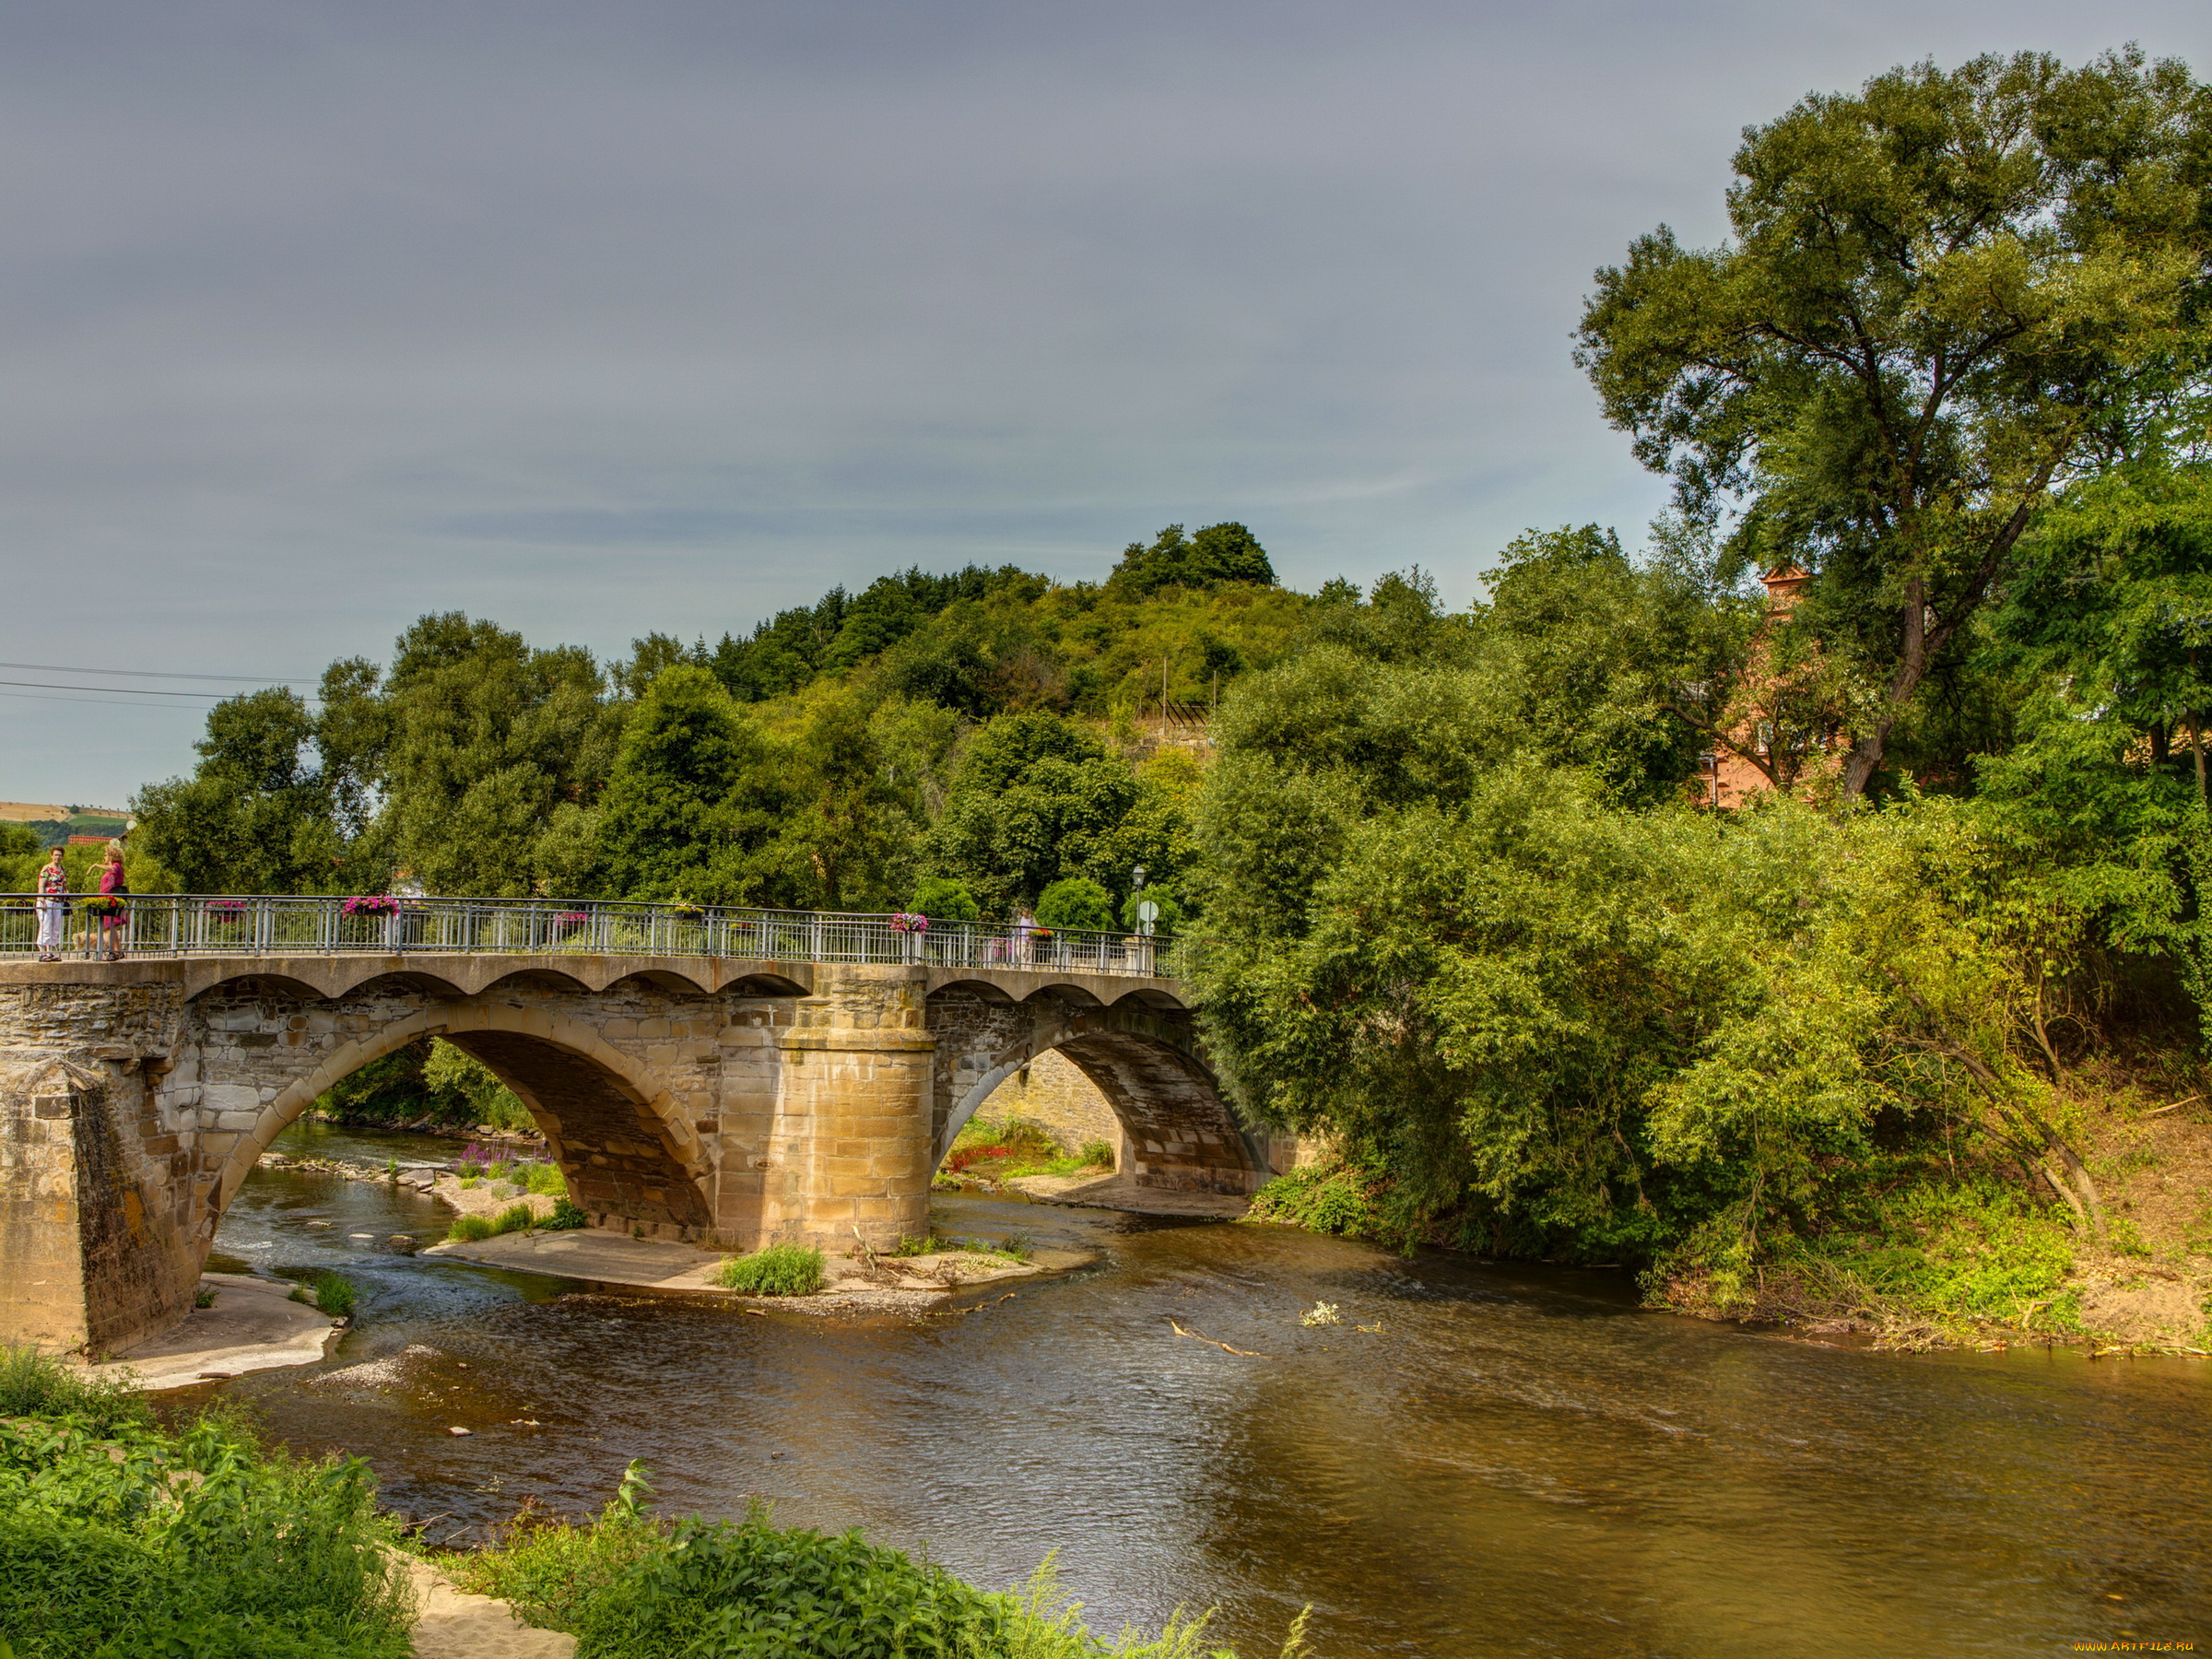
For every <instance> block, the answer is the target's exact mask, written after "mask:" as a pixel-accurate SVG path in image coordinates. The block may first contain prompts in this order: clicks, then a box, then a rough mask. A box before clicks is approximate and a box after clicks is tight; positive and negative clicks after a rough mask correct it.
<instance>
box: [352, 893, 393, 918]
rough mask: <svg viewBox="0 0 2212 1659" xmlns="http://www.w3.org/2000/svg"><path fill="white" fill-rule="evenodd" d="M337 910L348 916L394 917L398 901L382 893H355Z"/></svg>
mask: <svg viewBox="0 0 2212 1659" xmlns="http://www.w3.org/2000/svg"><path fill="white" fill-rule="evenodd" d="M338 908H339V909H340V910H341V911H343V912H346V914H347V915H349V916H396V915H398V914H399V900H396V899H394V898H392V897H391V896H389V895H388V894H383V893H356V894H355V895H354V896H353V897H352V898H350V899H348V900H346V902H345V903H343V904H341V905H339V906H338Z"/></svg>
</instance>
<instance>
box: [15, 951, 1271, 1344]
mask: <svg viewBox="0 0 2212 1659" xmlns="http://www.w3.org/2000/svg"><path fill="white" fill-rule="evenodd" d="M1138 966H1140V967H1142V968H1147V969H1148V968H1149V966H1150V963H1149V961H1148V959H1147V960H1143V961H1140V962H1139V963H1138ZM429 1034H435V1035H438V1036H441V1037H443V1038H445V1039H446V1040H448V1041H452V1042H453V1043H454V1044H455V1045H456V1046H458V1047H460V1048H461V1049H463V1050H465V1052H466V1053H469V1054H471V1055H473V1056H474V1057H475V1058H477V1060H480V1061H481V1062H483V1063H484V1065H487V1066H488V1067H489V1068H490V1069H491V1070H492V1071H493V1072H494V1073H495V1074H497V1075H498V1077H500V1080H501V1081H502V1082H504V1083H505V1084H507V1086H508V1087H509V1088H512V1090H513V1091H514V1092H515V1094H516V1095H518V1096H519V1097H520V1098H521V1099H522V1100H524V1103H525V1104H526V1105H527V1106H528V1107H529V1109H530V1112H531V1114H532V1116H533V1117H534V1118H535V1120H536V1122H537V1124H538V1127H539V1128H540V1129H541V1130H542V1131H543V1132H544V1134H545V1135H546V1139H547V1144H548V1147H549V1148H550V1150H551V1152H552V1154H553V1156H554V1157H555V1158H556V1159H559V1163H560V1166H561V1170H562V1171H563V1173H564V1175H565V1176H566V1178H567V1181H568V1183H569V1189H570V1192H571V1194H572V1195H573V1196H574V1198H575V1200H576V1202H577V1203H578V1204H580V1205H581V1206H582V1207H583V1208H584V1210H585V1211H586V1212H587V1213H588V1214H589V1215H590V1217H591V1218H592V1222H593V1224H594V1226H599V1227H606V1228H613V1229H619V1230H622V1231H625V1232H629V1233H633V1234H642V1235H643V1236H648V1237H659V1238H667V1239H677V1240H683V1241H689V1242H694V1243H699V1244H703V1245H709V1246H721V1247H724V1248H735V1249H742V1250H750V1249H756V1248H759V1246H761V1245H763V1244H767V1243H771V1242H777V1241H785V1240H793V1241H806V1242H811V1243H816V1244H819V1245H823V1246H825V1247H844V1248H849V1247H850V1246H851V1245H852V1243H853V1239H854V1235H855V1233H856V1232H857V1234H858V1235H859V1237H861V1238H862V1239H865V1241H867V1242H868V1243H870V1244H871V1245H876V1246H886V1245H889V1244H892V1243H894V1242H896V1241H897V1240H898V1239H899V1238H900V1236H901V1235H902V1234H909V1233H917V1232H924V1231H926V1230H927V1228H928V1209H929V1187H930V1182H931V1178H932V1175H933V1173H934V1171H935V1168H936V1165H937V1164H938V1163H939V1161H941V1159H943V1157H944V1155H945V1152H946V1151H947V1148H948V1147H949V1146H950V1145H951V1141H952V1137H953V1135H955V1134H957V1133H958V1131H959V1126H960V1124H963V1123H964V1122H966V1121H967V1119H968V1117H969V1116H970V1114H971V1113H972V1112H974V1111H975V1109H976V1108H977V1107H978V1106H979V1105H980V1104H981V1103H982V1100H984V1099H985V1098H986V1097H987V1096H988V1095H989V1094H990V1093H991V1091H992V1089H993V1088H995V1087H996V1086H997V1084H998V1083H999V1082H1000V1081H1001V1080H1002V1079H1004V1078H1005V1077H1007V1076H1008V1075H1009V1074H1010V1073H1012V1072H1014V1071H1015V1070H1017V1069H1018V1068H1019V1067H1020V1066H1022V1065H1025V1064H1027V1063H1028V1062H1029V1061H1030V1060H1031V1059H1032V1058H1034V1057H1036V1056H1038V1055H1040V1054H1041V1053H1045V1052H1047V1051H1051V1050H1057V1051H1059V1052H1060V1053H1064V1054H1065V1055H1066V1056H1067V1057H1068V1058H1069V1059H1070V1060H1072V1061H1073V1062H1074V1063H1075V1064H1076V1065H1077V1066H1079V1067H1080V1068H1081V1069H1082V1070H1083V1072H1084V1073H1086V1074H1087V1075H1088V1077H1090V1078H1091V1080H1092V1081H1093V1082H1094V1083H1096V1084H1097V1086H1098V1088H1100V1091H1101V1093H1102V1094H1103V1095H1104V1096H1105V1098H1106V1100H1108V1101H1109V1102H1110V1103H1111V1104H1112V1107H1113V1109H1114V1111H1115V1112H1116V1114H1117V1115H1118V1116H1119V1117H1120V1118H1121V1120H1122V1123H1123V1125H1124V1130H1125V1147H1127V1149H1128V1152H1129V1154H1130V1156H1131V1166H1130V1168H1129V1169H1128V1171H1126V1172H1128V1173H1131V1174H1133V1175H1134V1177H1135V1180H1136V1182H1138V1183H1139V1184H1142V1185H1147V1186H1154V1187H1171V1188H1182V1189H1196V1190H1204V1191H1212V1192H1229V1193H1241V1192H1248V1191H1250V1190H1252V1189H1253V1187H1254V1186H1256V1185H1257V1184H1258V1182H1260V1181H1262V1180H1264V1179H1265V1177H1266V1175H1267V1174H1268V1173H1270V1172H1271V1171H1270V1162H1271V1156H1270V1151H1271V1143H1270V1142H1269V1141H1268V1140H1267V1139H1266V1138H1265V1137H1262V1136H1257V1135H1250V1134H1248V1133H1247V1132H1245V1131H1244V1130H1243V1129H1242V1127H1241V1125H1240V1124H1239V1123H1238V1121H1237V1119H1236V1117H1235V1115H1234V1113H1233V1112H1231V1111H1230V1108H1229V1107H1228V1106H1227V1105H1226V1104H1225V1102H1224V1100H1223V1099H1222V1095H1221V1092H1220V1090H1219V1088H1218V1086H1217V1083H1216V1080H1215V1077H1214V1074H1213V1072H1212V1070H1211V1068H1210V1067H1209V1066H1208V1065H1207V1063H1206V1053H1205V1050H1204V1047H1203V1045H1202V1043H1201V1042H1200V1041H1199V1038H1198V1036H1197V1033H1196V1030H1195V1028H1194V1023H1193V1018H1192V1015H1191V1012H1190V1010H1189V1008H1188V1006H1186V1005H1185V1003H1184V1001H1183V999H1182V994H1181V992H1180V989H1179V987H1178V985H1177V984H1176V982H1174V981H1173V980H1171V979H1168V978H1164V977H1159V976H1157V975H1155V974H1152V973H1149V972H1131V971H1126V970H1124V971H1120V972H1103V971H1065V970H1056V969H1053V968H1049V967H1024V968H1014V967H1009V966H1005V965H999V966H985V967H976V966H968V965H932V964H928V963H924V962H890V963H883V962H873V963H871V962H860V963H822V962H811V961H803V960H799V961H794V960H788V959H745V958H736V957H728V956H719V955H716V956H707V955H688V956H687V955H669V956H665V957H651V956H640V955H634V954H629V955H605V956H594V955H589V954H578V953H573V952H568V951H563V952H560V953H558V954H555V953H546V954H539V955H529V954H522V953H515V952H500V953H492V952H483V953H477V952H469V951H466V950H462V951H453V952H440V951H436V950H429V951H414V950H410V951H406V952H405V953H396V952H394V953H383V952H367V951H359V950H356V951H351V952H347V953H343V954H307V953H302V954H300V955H283V954H275V953H260V954H247V955H238V956H226V955H222V954H198V955H181V956H177V957H171V958H158V957H157V958H133V959H129V960H125V961H123V962H99V961H75V962H71V961H65V962H61V963H53V964H47V963H32V962H28V961H22V960H17V961H14V962H6V963H0V1340H6V1341H11V1342H18V1343H20V1342H31V1343H35V1344H37V1345H39V1346H40V1347H45V1348H49V1349H79V1350H83V1351H87V1352H91V1353H113V1352H118V1351H122V1350H124V1349H127V1348H128V1347H132V1346H133V1345H135V1343H137V1342H140V1341H143V1340H145V1339H146V1338H147V1337H148V1336H151V1335H157V1334H159V1332H161V1331H163V1330H166V1329H167V1328H169V1327H170V1326H171V1325H172V1324H175V1323H176V1322H177V1321H179V1320H180V1319H182V1316H183V1314H184V1312H185V1311H186V1310H187V1309H189V1308H190V1307H191V1305H192V1298H193V1292H194V1288H195V1287H196V1285H197V1282H198V1276H199V1273H200V1269H201V1267H202V1265H203V1264H204V1263H205V1261H206V1255H207V1252H208V1249H209V1246H210V1245H211V1243H212V1241H213V1240H214V1236H215V1230H216V1226H217V1223H218V1221H219V1220H220V1218H221V1217H222V1214H223V1211H224V1209H225V1208H226V1206H228V1205H229V1202H230V1200H231V1198H232V1197H233V1195H234V1194H236V1193H237V1191H238V1188H239V1184H240V1183H241V1182H242V1181H243V1180H244V1179H245V1177H246V1175H247V1173H248V1171H251V1170H252V1168H253V1163H254V1161H255V1159H258V1158H259V1157H260V1156H261V1154H262V1152H263V1151H264V1150H265V1148H266V1147H268V1145H269V1143H270V1141H271V1140H272V1139H273V1138H274V1137H275V1136H276V1135H277V1133H278V1132H279V1131H280V1130H282V1129H283V1128H284V1127H285V1126H286V1125H287V1124H290V1123H291V1122H292V1121H293V1120H294V1119H295V1118H297V1117H298V1116H299V1115H300V1112H302V1111H304V1110H305V1109H306V1107H307V1106H308V1105H309V1104H310V1103H311V1102H312V1100H314V1099H315V1097H316V1096H317V1095H319V1094H321V1093H322V1092H323V1091H324V1090H325V1089H327V1088H330V1087H331V1086H332V1085H333V1084H335V1083H336V1082H338V1081H339V1080H340V1079H341V1078H343V1077H347V1075H349V1074H350V1073H352V1072H354V1071H356V1070H358V1069H359V1068H360V1067H361V1066H362V1065H367V1064H368V1063H369V1062H371V1061H372V1060H375V1059H377V1058H379V1057H380V1056H382V1055H384V1054H387V1053H392V1052H393V1051H394V1050H395V1049H397V1048H399V1047H401V1046H402V1045H404V1044H406V1043H407V1042H409V1041H413V1040H415V1039H416V1038H418V1037H421V1036H424V1035H429Z"/></svg>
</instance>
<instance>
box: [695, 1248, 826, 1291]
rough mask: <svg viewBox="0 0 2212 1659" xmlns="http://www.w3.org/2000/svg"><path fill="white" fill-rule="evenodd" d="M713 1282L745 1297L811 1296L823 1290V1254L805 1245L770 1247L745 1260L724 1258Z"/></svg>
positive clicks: (745, 1257) (738, 1257) (741, 1257)
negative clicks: (742, 1292)
mask: <svg viewBox="0 0 2212 1659" xmlns="http://www.w3.org/2000/svg"><path fill="white" fill-rule="evenodd" d="M713 1278H714V1282H715V1283H716V1284H718V1285H720V1286H721V1287H722V1288H724V1289H725V1290H742V1291H744V1292H745V1293H746V1294H747V1295H748V1296H811V1295H813V1294H814V1293H815V1292H816V1291H817V1290H819V1289H820V1288H822V1253H821V1252H820V1251H818V1250H817V1249H815V1248H814V1247H813V1246H811V1245H807V1244H771V1245H770V1246H769V1247H768V1248H767V1249H766V1250H762V1251H757V1252H755V1253H753V1254H751V1255H748V1256H725V1257H724V1258H723V1262H722V1265H721V1266H719V1267H717V1268H715V1269H714V1274H713Z"/></svg>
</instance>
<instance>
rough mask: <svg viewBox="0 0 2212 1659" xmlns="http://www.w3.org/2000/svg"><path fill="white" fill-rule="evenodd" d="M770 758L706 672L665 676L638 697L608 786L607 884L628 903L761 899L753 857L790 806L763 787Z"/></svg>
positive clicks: (760, 737) (603, 841)
mask: <svg viewBox="0 0 2212 1659" xmlns="http://www.w3.org/2000/svg"><path fill="white" fill-rule="evenodd" d="M771 756H772V746H771V744H770V742H769V740H768V737H767V735H766V734H764V733H763V732H762V731H761V730H760V729H759V725H758V724H756V723H755V721H754V720H753V719H752V718H751V717H750V716H748V715H747V714H746V713H745V712H744V711H743V710H742V709H740V708H739V706H738V705H737V703H736V702H735V700H733V699H732V698H731V696H730V694H729V693H728V692H727V691H726V690H724V688H723V687H722V685H721V683H720V681H718V680H717V679H716V678H715V677H714V675H713V673H712V671H711V670H709V669H706V668H703V667H699V666H696V665H689V664H681V665H677V666H676V667H673V668H669V669H667V670H665V672H664V673H663V674H662V675H661V677H659V678H658V679H656V680H654V681H653V684H652V685H651V686H649V687H648V688H646V690H645V694H644V696H642V697H641V698H640V699H639V700H638V703H637V707H636V708H635V710H634V711H633V712H631V715H630V720H629V727H628V729H627V730H626V731H625V732H624V733H623V735H622V747H621V751H620V754H619V755H618V758H617V759H616V762H615V768H614V776H613V777H612V778H611V779H610V780H609V781H608V782H607V786H606V798H605V801H604V803H603V805H602V809H601V811H602V816H601V818H600V821H599V826H598V845H599V868H600V875H601V877H602V879H603V881H604V883H605V884H606V887H607V888H609V889H610V890H611V891H613V892H615V893H618V894H620V895H621V896H623V897H625V898H632V899H666V898H670V897H673V896H675V895H677V894H679V893H680V894H682V895H683V896H685V897H686V898H689V899H695V900H720V901H725V902H726V901H733V900H753V899H758V898H759V897H760V896H761V893H760V888H761V885H762V874H761V872H760V870H759V867H758V855H759V852H760V849H761V848H762V847H764V846H765V845H766V844H767V843H768V842H769V841H771V839H772V838H773V836H774V834H775V831H776V829H777V827H778V825H779V823H780V822H781V819H782V816H783V811H782V809H783V807H784V806H786V805H787V803H785V802H784V801H782V800H781V799H779V798H771V797H768V796H766V795H764V793H763V790H762V788H761V787H760V785H761V783H762V782H763V781H764V780H769V779H772V776H773V774H774V771H775V770H776V769H773V768H771V766H770V765H769V762H770V760H771ZM781 897H782V895H780V894H776V895H771V901H773V900H778V899H781Z"/></svg>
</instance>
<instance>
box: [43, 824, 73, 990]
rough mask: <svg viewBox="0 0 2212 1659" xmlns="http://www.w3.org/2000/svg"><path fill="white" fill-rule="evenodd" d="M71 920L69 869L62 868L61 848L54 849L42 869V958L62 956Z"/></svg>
mask: <svg viewBox="0 0 2212 1659" xmlns="http://www.w3.org/2000/svg"><path fill="white" fill-rule="evenodd" d="M68 922H69V872H68V871H66V870H65V869H63V868H62V849H61V848H59V847H56V848H54V850H53V853H52V855H51V856H49V857H48V859H47V860H46V864H45V867H44V868H42V869H41V870H40V872H39V960H40V961H41V962H58V961H60V960H61V959H62V937H63V934H64V932H65V929H66V927H67V925H68Z"/></svg>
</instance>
